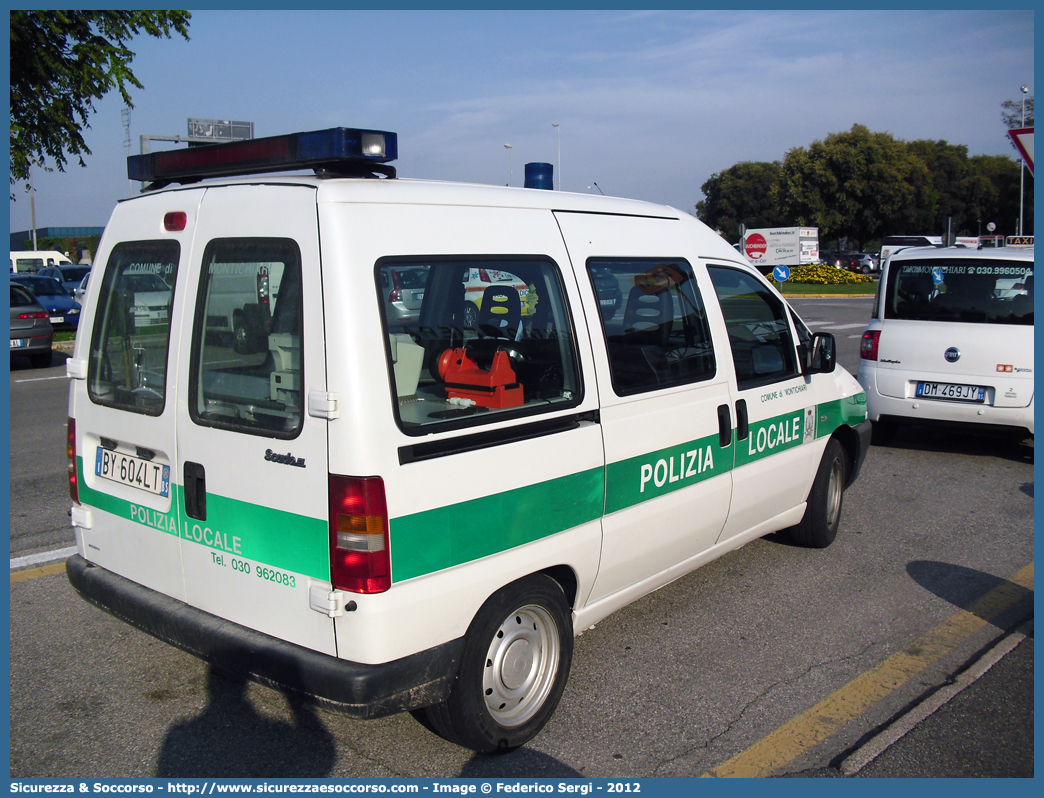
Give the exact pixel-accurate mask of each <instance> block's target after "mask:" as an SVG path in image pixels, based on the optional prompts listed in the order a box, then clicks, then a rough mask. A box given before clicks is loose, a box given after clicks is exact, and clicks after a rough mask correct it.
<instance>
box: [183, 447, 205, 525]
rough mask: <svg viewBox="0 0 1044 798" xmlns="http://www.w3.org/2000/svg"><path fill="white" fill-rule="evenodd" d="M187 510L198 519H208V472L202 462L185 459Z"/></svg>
mask: <svg viewBox="0 0 1044 798" xmlns="http://www.w3.org/2000/svg"><path fill="white" fill-rule="evenodd" d="M185 512H186V513H187V514H188V517H189V518H195V519H196V520H197V521H206V520H207V473H206V471H205V470H204V468H203V465H202V464H201V463H192V462H189V461H188V460H186V461H185Z"/></svg>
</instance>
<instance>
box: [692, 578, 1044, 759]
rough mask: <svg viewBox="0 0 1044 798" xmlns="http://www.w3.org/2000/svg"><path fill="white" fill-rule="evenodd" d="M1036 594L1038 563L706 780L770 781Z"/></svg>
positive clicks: (795, 719)
mask: <svg viewBox="0 0 1044 798" xmlns="http://www.w3.org/2000/svg"><path fill="white" fill-rule="evenodd" d="M1027 590H1030V591H1032V590H1033V563H1030V564H1029V565H1027V566H1026V567H1025V568H1023V569H1022V570H1020V571H1019V572H1018V573H1017V574H1015V576H1013V577H1012V578H1011V579H1010V580H1008V581H1007V582H1005V583H1003V584H1002V585H999V586H998V587H996V588H994V589H993V590H991V591H990V592H989V593H987V594H986V595H984V596H983V597H982V598H980V599H978V600H977V601H976V602H975V603H973V604H972V605H971V606H970V607H969V608H968V609H967V610H961V611H960V612H958V613H957V614H956V615H954V616H952V617H951V618H949V619H947V620H946V621H944V622H943V623H941V624H939V625H938V626H936V627H935V628H934V629H932V630H931V631H930V632H928V633H926V634H925V635H923V636H921V637H919V638H918V639H917V640H915V641H914V642H913V643H911V644H910V645H909V646H907V647H906V648H905V649H903V650H902V651H900V652H897V653H896V654H893V655H892V656H891V657H889V658H888V659H886V660H885V661H884V662H882V663H881V664H880V665H877V666H876V667H874V668H871V669H870V670H869V671H867V672H866V673H863V674H862V675H860V676H857V677H856V678H855V679H853V680H852V681H850V682H849V683H848V684H846V685H845V686H844V687H842V688H841V689H839V690H837V691H836V692H835V693H833V694H832V695H830V696H828V697H827V698H825V699H823V700H822V701H820V702H819V703H818V704H816V705H815V706H814V707H812V708H811V709H808V710H807V711H805V712H803V713H802V714H800V715H798V716H797V717H796V718H794V719H793V720H791V721H789V722H788V723H785V724H784V725H783V726H780V727H779V728H778V729H776V731H774V732H772V734H770V735H768V736H767V737H765V738H764V739H763V740H761V741H759V742H757V743H755V744H754V745H752V746H751V747H750V748H748V749H747V750H746V751H743V752H741V753H739V754H737V755H736V756H734V757H733V758H732V759H729V760H728V761H727V762H723V763H722V764H720V765H718V766H717V767H716V768H713V769H711V770H709V771H707V772H706V773H704V774H703V778H756V777H762V776H770V775H772V774H773V773H775V772H776V771H778V770H779V769H780V768H782V767H783V766H784V765H786V764H787V763H789V762H791V761H793V760H794V759H796V758H797V757H798V756H800V755H801V754H803V753H805V752H806V751H808V750H809V749H810V748H812V747H813V746H815V745H817V744H819V743H821V742H822V741H823V740H825V739H826V738H827V737H829V736H830V735H832V734H834V733H835V732H837V731H839V730H841V729H842V728H843V727H844V726H845V725H846V724H848V723H850V722H852V721H853V720H855V719H856V718H858V717H859V716H860V715H861V714H862V713H863V712H865V711H866V710H867V709H869V708H870V707H871V706H873V705H874V704H876V703H877V702H878V701H880V700H881V699H883V698H885V697H886V696H887V695H889V694H890V693H893V692H895V691H896V690H898V689H899V688H900V687H902V686H903V685H904V684H906V683H907V682H908V681H910V679H912V678H913V677H914V676H916V675H917V674H918V673H920V672H921V671H923V670H924V669H925V668H927V667H928V666H929V665H931V664H932V663H933V662H935V661H936V660H938V659H939V658H941V657H942V656H944V655H945V654H948V653H949V652H950V651H952V650H953V649H955V648H956V647H957V646H958V645H960V644H961V643H963V642H964V641H965V640H967V639H968V638H970V637H971V636H972V635H973V634H975V632H977V631H978V630H979V629H981V628H982V627H983V626H985V625H986V624H987V623H989V622H990V620H992V619H993V618H996V617H997V616H998V615H1000V614H1001V613H1002V612H1003V611H1004V610H1006V609H1008V608H1010V607H1012V606H1013V605H1014V604H1015V603H1016V602H1017V601H1019V599H1021V598H1023V597H1024V596H1025V595H1026V591H1027Z"/></svg>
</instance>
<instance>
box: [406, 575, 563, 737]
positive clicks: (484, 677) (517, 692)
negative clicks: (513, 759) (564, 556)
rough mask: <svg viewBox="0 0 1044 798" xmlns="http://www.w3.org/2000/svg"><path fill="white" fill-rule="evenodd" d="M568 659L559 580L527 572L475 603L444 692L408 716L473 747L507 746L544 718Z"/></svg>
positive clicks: (531, 731) (558, 689)
mask: <svg viewBox="0 0 1044 798" xmlns="http://www.w3.org/2000/svg"><path fill="white" fill-rule="evenodd" d="M572 657H573V628H572V620H571V617H570V612H569V606H568V604H567V603H566V598H565V594H564V593H563V591H562V588H561V586H560V585H559V584H558V583H557V582H556V581H555V580H553V579H551V578H550V577H549V576H546V575H544V574H534V575H532V576H527V577H526V578H524V579H520V580H519V581H517V582H513V583H512V584H510V585H507V586H506V587H504V588H501V589H500V590H499V591H497V592H496V593H494V594H493V596H491V597H490V599H489V600H488V601H487V602H486V603H485V604H484V605H483V606H482V609H480V610H479V612H478V614H477V615H476V616H475V619H474V620H473V621H472V622H471V627H470V628H469V629H468V632H467V635H466V636H465V638H464V653H463V655H462V657H461V663H460V667H459V670H458V672H457V678H456V680H455V682H454V684H453V688H452V689H451V691H450V694H449V696H448V697H447V698H446V700H445V701H443V702H442V703H441V704H436V705H435V706H433V707H426V708H425V709H423V710H419V711H417V712H414V716H415V717H417V718H418V720H420V721H421V723H422V724H423V725H425V726H426V727H428V728H429V729H431V730H433V731H434V732H436V733H437V734H438V735H439V736H441V737H444V738H445V739H447V740H449V741H450V742H453V743H456V744H458V745H461V746H464V747H465V748H470V749H472V750H473V751H477V752H479V753H487V754H489V753H501V752H506V751H511V750H512V749H515V748H518V747H519V746H521V745H525V744H526V743H527V742H529V741H530V740H531V739H533V738H534V737H535V736H536V735H537V734H538V733H539V731H540V730H541V729H542V728H543V727H544V724H545V723H547V721H548V720H549V719H550V718H551V715H552V713H553V712H554V711H555V707H557V706H558V702H559V700H560V699H561V698H562V693H563V691H564V690H565V685H566V681H567V680H568V678H569V668H570V664H571V662H572Z"/></svg>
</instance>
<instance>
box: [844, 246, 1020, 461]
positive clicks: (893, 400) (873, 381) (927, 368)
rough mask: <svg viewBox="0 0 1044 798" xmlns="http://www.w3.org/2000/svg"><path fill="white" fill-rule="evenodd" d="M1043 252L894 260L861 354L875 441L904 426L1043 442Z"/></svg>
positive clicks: (930, 251) (912, 255)
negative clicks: (1037, 371) (1037, 397)
mask: <svg viewBox="0 0 1044 798" xmlns="http://www.w3.org/2000/svg"><path fill="white" fill-rule="evenodd" d="M1033 293H1034V292H1033V249H1032V248H1028V249H1020V248H1014V247H1005V248H1003V249H983V250H974V249H963V248H960V247H916V248H909V249H903V250H900V251H898V252H896V253H895V254H894V255H892V257H891V259H890V260H889V262H888V265H887V266H886V267H885V271H884V274H883V275H882V276H881V282H880V284H879V286H878V291H877V298H876V300H875V302H874V309H873V312H872V314H871V319H870V324H869V326H868V327H867V329H866V332H864V333H863V339H862V342H861V344H860V353H859V354H860V363H859V374H858V379H859V382H860V384H861V385H862V386H863V389H864V390H865V391H866V399H867V411H868V413H869V417H870V420H871V422H872V423H873V441H874V442H875V443H880V444H887V443H889V442H890V441H891V440H892V439H893V438H894V437H895V435H896V432H897V431H898V429H899V427H900V426H903V425H910V424H915V425H935V426H940V425H948V426H955V425H961V424H963V425H968V426H969V428H971V429H978V430H979V431H990V430H994V431H1010V430H1014V431H1016V432H1017V433H1018V434H1024V435H1033V430H1034V423H1033Z"/></svg>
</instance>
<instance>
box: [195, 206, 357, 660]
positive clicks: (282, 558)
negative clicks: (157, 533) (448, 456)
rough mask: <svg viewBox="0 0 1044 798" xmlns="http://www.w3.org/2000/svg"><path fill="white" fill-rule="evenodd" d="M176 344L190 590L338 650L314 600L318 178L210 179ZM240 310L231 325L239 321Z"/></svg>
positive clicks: (318, 449) (261, 625) (319, 369)
mask: <svg viewBox="0 0 1044 798" xmlns="http://www.w3.org/2000/svg"><path fill="white" fill-rule="evenodd" d="M185 279H186V281H187V282H188V284H189V285H190V287H191V289H192V290H191V306H190V307H188V308H187V309H186V310H187V312H188V319H187V320H186V323H185V324H184V325H183V327H182V328H181V330H180V339H179V342H178V349H179V351H180V352H181V357H182V362H183V365H184V367H183V368H182V370H181V371H180V372H179V376H178V395H179V396H181V397H185V398H186V400H185V401H182V402H179V403H178V415H177V443H178V455H177V463H176V473H177V478H178V480H179V481H181V482H182V483H183V484H184V490H183V492H182V503H181V513H182V523H181V529H180V532H181V537H182V547H183V551H182V557H183V562H184V570H185V596H186V601H187V602H188V603H189V604H191V605H193V606H196V607H198V608H200V609H202V610H204V611H206V612H209V613H212V614H214V615H217V616H219V617H222V618H226V619H228V620H230V621H233V622H235V623H239V624H242V625H244V626H247V627H249V628H252V629H256V630H258V631H261V632H264V633H266V634H269V635H272V636H274V637H278V638H281V639H283V640H287V641H289V642H293V643H297V644H298V645H302V646H305V647H307V648H311V649H314V650H317V651H321V652H323V653H327V654H331V655H335V654H336V651H335V644H334V636H333V624H332V622H331V620H330V618H329V617H327V616H326V615H324V614H322V613H320V612H316V611H314V610H312V609H310V608H309V587H310V586H311V585H313V584H320V585H325V586H326V589H327V590H328V589H329V586H328V585H329V543H328V540H329V538H328V521H327V430H326V425H327V421H326V420H325V418H318V417H313V416H310V415H308V412H307V407H308V393H309V391H318V392H325V389H326V368H325V349H324V330H323V310H322V292H321V287H320V285H321V279H320V272H319V241H318V234H317V217H316V204H315V189H314V187H311V186H295V185H282V186H275V185H270V186H256V185H255V186H228V187H213V188H209V189H208V190H207V192H206V195H205V196H204V197H203V200H202V203H201V205H200V210H199V217H198V222H197V225H196V229H195V235H194V244H193V251H192V257H191V260H190V265H189V268H188V270H187V273H186V274H185ZM230 320H231V325H230V323H229V322H230Z"/></svg>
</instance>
